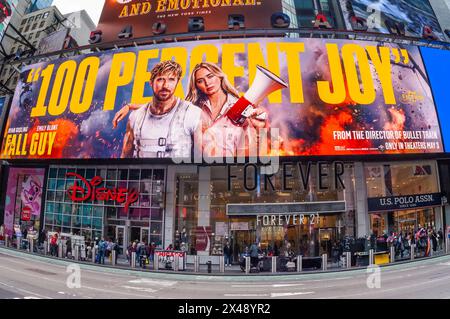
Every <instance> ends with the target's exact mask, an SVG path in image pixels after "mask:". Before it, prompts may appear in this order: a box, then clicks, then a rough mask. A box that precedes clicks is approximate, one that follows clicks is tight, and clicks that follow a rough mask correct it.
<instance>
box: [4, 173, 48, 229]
mask: <svg viewBox="0 0 450 319" xmlns="http://www.w3.org/2000/svg"><path fill="white" fill-rule="evenodd" d="M44 175H45V169H43V168H22V167H11V168H10V169H9V174H8V186H7V188H6V199H5V218H4V225H5V232H6V233H7V234H8V235H10V236H11V235H12V233H13V225H15V224H21V222H20V221H30V220H32V221H35V222H38V221H39V220H40V214H41V205H42V193H43V186H44Z"/></svg>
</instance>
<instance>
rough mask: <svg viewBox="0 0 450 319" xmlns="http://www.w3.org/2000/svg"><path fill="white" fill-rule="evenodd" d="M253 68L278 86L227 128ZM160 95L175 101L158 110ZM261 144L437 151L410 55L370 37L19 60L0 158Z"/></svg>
mask: <svg viewBox="0 0 450 319" xmlns="http://www.w3.org/2000/svg"><path fill="white" fill-rule="evenodd" d="M172 60H173V61H174V62H176V63H174V62H170V61H172ZM204 62H207V63H204ZM160 63H162V64H160ZM199 63H203V64H199ZM162 65H163V66H164V67H167V68H169V69H170V70H178V71H179V72H180V73H181V79H180V81H179V83H178V84H177V83H176V82H174V85H173V86H172V87H170V88H169V89H167V88H164V89H162V87H160V86H158V84H157V81H150V80H151V71H152V70H153V69H154V68H155V67H157V72H159V71H160V72H161V73H158V76H159V78H163V77H164V76H171V75H172V73H170V72H168V71H164V72H166V73H164V72H163V71H161V70H164V69H163V68H162V67H161V66H162ZM258 66H262V67H263V68H264V69H265V70H268V72H270V73H271V74H274V75H276V76H278V77H280V78H281V79H282V80H283V81H284V82H285V83H286V86H287V87H286V88H283V89H279V90H277V91H275V92H273V93H271V94H270V95H269V96H268V97H267V98H265V99H264V100H262V101H257V103H256V104H257V108H256V109H253V108H251V112H249V114H247V115H246V116H247V120H246V121H245V123H244V124H243V125H237V126H236V125H233V123H232V122H231V121H230V120H229V117H228V114H229V113H227V112H228V111H227V110H228V109H229V107H231V106H232V105H233V104H234V103H235V102H236V101H237V100H238V99H239V97H240V95H242V93H243V92H246V95H248V94H250V93H252V92H253V88H258V87H259V86H260V85H261V83H260V81H257V80H255V79H256V75H257V72H258V70H259V68H258ZM158 70H159V71H158ZM167 72H168V73H167ZM174 72H175V71H174ZM267 74H269V73H267ZM208 77H210V78H208ZM174 79H175V80H176V76H175V78H174ZM249 87H252V90H249ZM155 90H156V91H155ZM253 93H254V92H253ZM253 93H252V94H253ZM24 94H26V95H27V101H28V102H27V103H21V101H22V96H23V95H24ZM214 94H219V96H220V102H218V101H217V100H214V99H213V97H214ZM250 95H251V94H250ZM253 95H256V94H253ZM173 97H177V98H179V99H175V98H173ZM244 97H245V96H244ZM165 100H170V101H173V103H172V102H171V103H170V105H169V104H167V105H166V106H164V107H163V105H165V104H164V101H165ZM165 107H167V109H165ZM253 111H254V113H252V112H253ZM213 114H216V115H215V116H213ZM261 124H262V125H261ZM263 130H265V131H264V132H269V133H268V134H266V135H264V134H262V132H263ZM199 134H200V136H201V137H202V138H201V139H198V138H197V137H198V135H199ZM245 138H247V140H246V139H245ZM258 141H259V142H258ZM247 142H249V143H247ZM250 142H251V143H250ZM265 142H267V143H268V144H270V145H269V146H270V147H268V148H267V149H266V151H265V152H266V153H264V150H261V148H260V149H259V150H257V151H260V152H263V153H259V154H263V155H264V154H266V155H267V154H270V155H272V156H273V155H275V156H308V155H356V154H364V155H367V154H405V153H412V154H421V153H440V152H443V146H442V139H441V133H440V128H439V123H438V119H437V115H436V110H435V105H434V102H433V97H432V94H431V88H430V85H429V80H428V77H427V74H426V71H425V67H424V65H423V61H422V58H421V55H420V51H419V50H418V48H417V47H414V46H404V45H399V44H393V43H389V44H386V43H378V42H368V41H365V42H363V41H348V40H331V39H287V38H252V39H233V40H211V41H203V42H183V43H175V44H174V43H170V44H161V45H151V46H144V47H140V48H126V49H121V50H120V51H108V52H100V53H93V54H89V55H84V56H83V55H82V56H77V57H71V58H65V59H60V60H56V61H52V62H43V63H39V64H35V65H30V66H25V67H24V68H23V70H22V73H21V76H20V81H19V83H18V85H17V88H16V92H15V95H14V98H13V101H12V104H11V110H10V113H9V118H8V121H7V125H6V128H5V135H4V139H3V145H2V149H1V157H2V158H5V159H24V158H40V159H46V158H53V159H60V158H86V159H88V158H172V159H173V158H176V157H183V158H184V157H185V156H188V157H189V156H190V154H191V150H193V149H200V150H202V151H203V152H202V154H201V155H205V154H206V155H208V156H211V157H227V158H228V157H231V158H232V157H238V156H240V155H241V154H246V155H248V154H249V153H251V151H253V148H252V146H254V145H259V146H261V145H264V143H265ZM252 143H253V144H252ZM255 143H259V144H255ZM180 154H181V155H180ZM195 160H197V159H195Z"/></svg>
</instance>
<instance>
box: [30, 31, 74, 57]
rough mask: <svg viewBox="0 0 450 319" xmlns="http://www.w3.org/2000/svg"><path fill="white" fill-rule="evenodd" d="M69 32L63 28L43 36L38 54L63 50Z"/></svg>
mask: <svg viewBox="0 0 450 319" xmlns="http://www.w3.org/2000/svg"><path fill="white" fill-rule="evenodd" d="M68 32H69V30H68V29H63V30H60V31H56V32H53V33H51V34H50V35H48V36H46V37H45V38H42V39H41V41H40V42H39V45H38V51H37V53H36V54H37V55H39V54H45V53H50V52H56V51H60V50H62V49H63V46H64V41H65V40H66V38H67V34H68Z"/></svg>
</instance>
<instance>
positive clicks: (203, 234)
mask: <svg viewBox="0 0 450 319" xmlns="http://www.w3.org/2000/svg"><path fill="white" fill-rule="evenodd" d="M194 235H195V250H196V251H209V250H210V248H211V235H212V229H211V226H198V227H197V228H196V229H195V230H194Z"/></svg>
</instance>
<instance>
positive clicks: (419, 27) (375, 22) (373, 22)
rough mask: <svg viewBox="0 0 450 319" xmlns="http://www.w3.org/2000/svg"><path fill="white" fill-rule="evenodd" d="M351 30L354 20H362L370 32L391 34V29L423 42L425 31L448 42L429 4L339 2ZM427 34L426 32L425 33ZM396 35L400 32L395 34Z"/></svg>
mask: <svg viewBox="0 0 450 319" xmlns="http://www.w3.org/2000/svg"><path fill="white" fill-rule="evenodd" d="M339 1H340V4H341V8H342V13H343V15H344V20H345V24H346V27H347V29H348V30H353V29H354V27H352V24H353V23H355V22H356V20H355V19H359V18H362V19H363V20H364V21H365V23H366V27H367V31H369V32H380V33H391V32H390V31H389V29H390V28H392V29H393V30H396V31H398V29H397V27H399V28H400V29H402V30H403V31H404V35H406V36H410V37H418V38H421V37H422V36H423V32H424V27H430V28H431V29H428V30H430V31H432V32H433V33H434V34H435V35H436V37H437V38H438V39H439V40H442V41H445V36H444V34H443V33H442V30H441V27H440V26H439V22H438V20H437V18H436V15H435V14H434V11H433V8H432V7H431V5H430V2H429V1H428V0H379V1H367V0H339ZM426 31H427V30H426ZM395 33H397V32H395Z"/></svg>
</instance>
